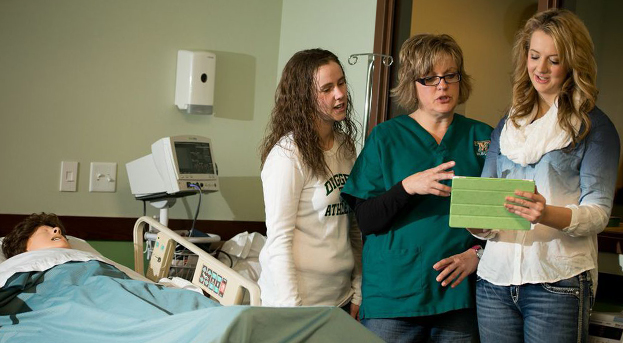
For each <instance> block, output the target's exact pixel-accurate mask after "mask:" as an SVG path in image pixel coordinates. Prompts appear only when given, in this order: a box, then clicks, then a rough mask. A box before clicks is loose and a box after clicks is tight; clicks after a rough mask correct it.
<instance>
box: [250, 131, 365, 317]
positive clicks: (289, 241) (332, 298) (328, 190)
mask: <svg viewBox="0 0 623 343" xmlns="http://www.w3.org/2000/svg"><path fill="white" fill-rule="evenodd" d="M340 142H341V141H340V139H339V137H336V140H335V142H334V144H333V147H332V148H331V150H329V151H326V152H325V153H324V158H325V161H326V163H327V165H328V166H329V169H330V170H331V176H330V177H328V178H327V177H320V178H318V177H315V176H312V175H311V172H310V170H309V169H308V168H307V167H305V166H304V165H303V163H302V161H301V159H300V156H299V152H298V149H297V148H296V146H295V144H294V141H293V139H292V137H291V136H286V137H284V138H282V139H281V141H280V142H279V143H278V144H276V145H275V147H273V149H272V150H271V152H270V153H269V155H268V157H267V158H266V161H265V163H264V167H263V169H262V173H261V177H262V186H263V189H264V203H265V208H266V228H267V239H266V244H265V245H264V247H263V249H262V251H261V252H260V265H261V267H262V273H261V275H260V278H259V280H258V283H259V286H260V289H261V299H262V305H264V306H309V305H330V306H342V305H345V304H346V303H348V301H352V302H353V303H354V304H360V302H361V245H362V244H361V233H360V232H359V229H358V227H357V226H356V224H355V223H356V222H355V219H354V216H353V214H352V213H350V209H349V207H348V205H347V204H346V203H345V202H343V201H342V200H341V198H340V190H341V189H342V187H343V186H344V184H345V183H346V180H347V179H348V175H349V174H350V170H351V168H352V166H353V164H354V159H345V158H343V157H342V156H343V154H341V152H338V147H339V145H340Z"/></svg>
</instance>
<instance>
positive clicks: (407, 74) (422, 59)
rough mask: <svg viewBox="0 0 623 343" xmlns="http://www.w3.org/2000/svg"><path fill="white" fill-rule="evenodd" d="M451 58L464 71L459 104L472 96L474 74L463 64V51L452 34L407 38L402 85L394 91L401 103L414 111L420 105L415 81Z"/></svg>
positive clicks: (402, 56) (402, 58) (400, 76)
mask: <svg viewBox="0 0 623 343" xmlns="http://www.w3.org/2000/svg"><path fill="white" fill-rule="evenodd" d="M446 57H450V58H452V60H453V61H454V63H456V66H457V68H458V72H459V73H460V74H461V81H459V86H460V87H459V104H462V103H464V102H465V101H467V99H468V98H469V95H470V93H471V91H472V83H471V77H470V76H469V75H467V73H466V72H465V68H464V66H463V51H462V50H461V47H459V45H458V44H457V42H456V41H455V40H454V38H452V37H451V36H449V35H446V34H441V35H434V34H419V35H415V36H413V37H411V38H409V39H407V40H406V41H405V42H404V43H403V44H402V47H401V48H400V68H399V69H398V86H396V87H395V88H394V89H392V91H391V95H392V97H394V98H395V101H396V103H397V104H398V105H400V106H402V107H403V108H405V109H407V110H409V111H413V110H416V109H417V108H418V94H417V87H416V86H415V82H416V80H417V79H419V78H422V77H425V76H427V75H428V74H429V73H430V72H431V71H432V70H433V69H434V68H435V64H436V63H438V62H439V61H440V60H442V59H443V58H446Z"/></svg>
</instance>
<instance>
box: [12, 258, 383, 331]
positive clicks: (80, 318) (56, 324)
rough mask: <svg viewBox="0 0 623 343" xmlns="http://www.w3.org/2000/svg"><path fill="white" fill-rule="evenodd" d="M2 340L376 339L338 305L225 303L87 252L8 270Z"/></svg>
mask: <svg viewBox="0 0 623 343" xmlns="http://www.w3.org/2000/svg"><path fill="white" fill-rule="evenodd" d="M0 342H19V343H24V342H46V343H54V342H59V343H60V342H63V343H72V342H80V343H83V342H115V343H119V342H132V343H138V342H158V343H160V342H162V343H167V342H171V343H190V342H380V340H379V339H378V338H377V337H376V336H374V335H373V334H372V333H371V332H369V331H368V330H367V329H365V328H364V327H363V326H362V325H361V324H359V323H358V322H357V321H355V320H353V319H352V318H350V316H348V315H347V314H346V313H345V312H344V311H342V310H341V309H339V308H335V307H301V308H269V307H250V306H227V307H225V306H220V305H219V304H217V303H215V302H213V301H212V300H210V299H208V298H206V297H204V296H203V295H201V294H198V293H195V292H192V291H188V290H181V289H171V288H165V287H163V286H160V285H156V284H151V283H146V282H143V281H137V280H132V279H130V278H129V277H128V276H126V275H125V274H124V273H122V272H121V271H119V270H118V269H116V268H115V267H113V266H111V265H109V264H106V263H102V262H99V261H95V260H92V261H88V262H68V263H65V264H61V265H58V266H56V267H53V268H51V269H49V270H47V271H44V272H22V273H17V274H15V275H13V276H12V277H11V278H10V279H9V280H8V281H7V283H6V285H5V286H4V287H3V288H2V289H0Z"/></svg>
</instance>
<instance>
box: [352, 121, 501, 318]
mask: <svg viewBox="0 0 623 343" xmlns="http://www.w3.org/2000/svg"><path fill="white" fill-rule="evenodd" d="M491 131H492V128H491V127H490V126H489V125H487V124H484V123H481V122H479V121H476V120H473V119H469V118H465V117H464V116H462V115H460V114H454V119H453V121H452V123H451V124H450V127H449V128H448V130H447V132H446V134H445V135H444V137H443V139H442V141H441V142H440V143H439V144H437V142H436V141H435V139H434V138H433V136H431V135H430V134H429V133H428V132H427V131H426V130H425V129H424V128H423V127H422V126H420V124H418V123H417V122H416V121H415V120H414V119H412V118H411V117H409V116H408V115H402V116H399V117H396V118H394V119H391V120H389V121H386V122H383V123H381V124H379V125H377V126H376V127H375V128H374V130H373V131H372V133H371V134H370V136H369V137H368V139H367V140H366V144H365V146H364V148H363V150H362V152H361V154H360V155H359V157H358V158H357V161H356V162H355V165H354V167H353V169H352V171H351V174H350V177H349V179H348V181H347V183H346V185H345V186H344V188H343V189H342V193H346V194H350V195H352V196H354V197H357V198H361V199H369V198H372V197H376V196H379V195H381V194H383V193H385V192H386V191H388V190H389V189H390V188H391V187H392V186H394V185H396V184H397V183H398V182H401V181H402V180H403V179H404V178H406V177H407V176H409V175H412V174H414V173H417V172H420V171H424V170H427V169H430V168H433V167H435V166H437V165H439V164H441V163H443V162H448V161H455V162H456V166H455V167H454V168H453V170H454V173H455V175H457V176H480V172H481V170H482V167H483V165H484V161H485V156H486V154H487V149H488V147H489V142H490V137H491ZM444 182H447V184H451V181H450V180H448V181H444ZM449 212H450V197H439V196H434V195H423V196H422V195H415V196H413V197H412V198H411V200H410V202H409V203H408V205H407V206H406V208H404V209H403V210H402V211H401V212H400V213H399V214H398V215H397V216H396V217H395V218H394V221H393V224H392V226H391V228H390V229H389V231H387V232H383V233H380V234H370V235H367V236H365V237H364V246H363V256H362V259H363V281H362V295H363V300H362V304H361V308H360V315H361V317H362V318H396V317H414V316H425V315H433V314H439V313H444V312H448V311H451V310H457V309H463V308H469V307H474V281H473V277H472V278H469V279H465V280H464V281H463V282H461V284H459V285H458V286H457V287H456V288H450V287H449V286H446V287H442V286H441V284H440V283H439V282H437V281H435V278H436V277H437V275H438V274H439V272H437V271H435V270H434V269H433V264H435V263H436V262H438V261H439V260H441V259H443V258H446V257H450V256H452V255H455V254H459V253H462V252H464V251H465V250H467V249H468V248H470V247H471V246H472V245H473V244H474V239H473V237H472V236H471V235H470V233H469V232H468V231H467V230H464V229H456V228H450V227H449V226H448V220H449Z"/></svg>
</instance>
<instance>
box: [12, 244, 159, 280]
mask: <svg viewBox="0 0 623 343" xmlns="http://www.w3.org/2000/svg"><path fill="white" fill-rule="evenodd" d="M3 239H4V237H0V269H6V268H7V267H5V266H4V265H5V263H4V262H5V261H6V260H7V259H6V257H5V256H4V253H3V252H2V240H3ZM67 241H68V242H69V244H70V245H71V247H72V249H59V248H56V249H43V250H44V251H45V250H75V251H77V252H83V253H88V254H89V255H82V254H65V255H64V257H63V256H61V257H60V258H59V257H52V258H51V259H50V260H49V261H46V262H45V263H44V264H41V266H47V268H46V269H43V270H47V269H50V268H52V267H54V266H56V265H59V264H62V263H65V262H69V261H88V260H89V259H96V260H99V261H102V262H105V263H108V264H111V265H113V266H115V267H117V269H119V270H121V271H122V272H124V273H125V274H126V275H128V276H129V277H131V278H132V279H134V280H141V281H147V282H152V281H151V280H149V279H148V278H146V277H145V276H144V275H141V274H139V273H137V272H135V271H134V270H132V269H130V268H128V267H126V266H124V265H122V264H119V263H116V262H115V261H112V260H109V259H107V258H106V257H104V256H103V255H102V254H100V252H99V251H97V250H95V248H93V247H92V246H91V245H90V244H89V243H88V242H87V241H85V240H84V239H80V238H78V237H73V236H69V235H68V236H67ZM35 251H39V250H35ZM35 251H31V252H29V253H32V252H35ZM23 254H26V253H23ZM23 254H19V255H16V256H13V257H12V258H11V260H13V259H14V258H16V257H17V256H20V255H23ZM87 256H90V257H89V258H87ZM72 258H78V259H72ZM20 260H21V259H20ZM9 267H10V266H9ZM23 268H24V270H20V271H27V270H28V268H32V266H31V265H29V264H26V265H24V267H23ZM39 268H40V267H39ZM30 270H31V271H34V270H39V269H30ZM15 272H16V271H14V272H13V273H15ZM11 275H13V274H11ZM9 277H11V276H10V275H9V276H8V277H7V278H6V279H5V280H3V281H2V280H1V279H0V281H2V282H1V283H2V285H4V283H5V282H6V280H7V279H8V278H9ZM0 287H2V286H0Z"/></svg>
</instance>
